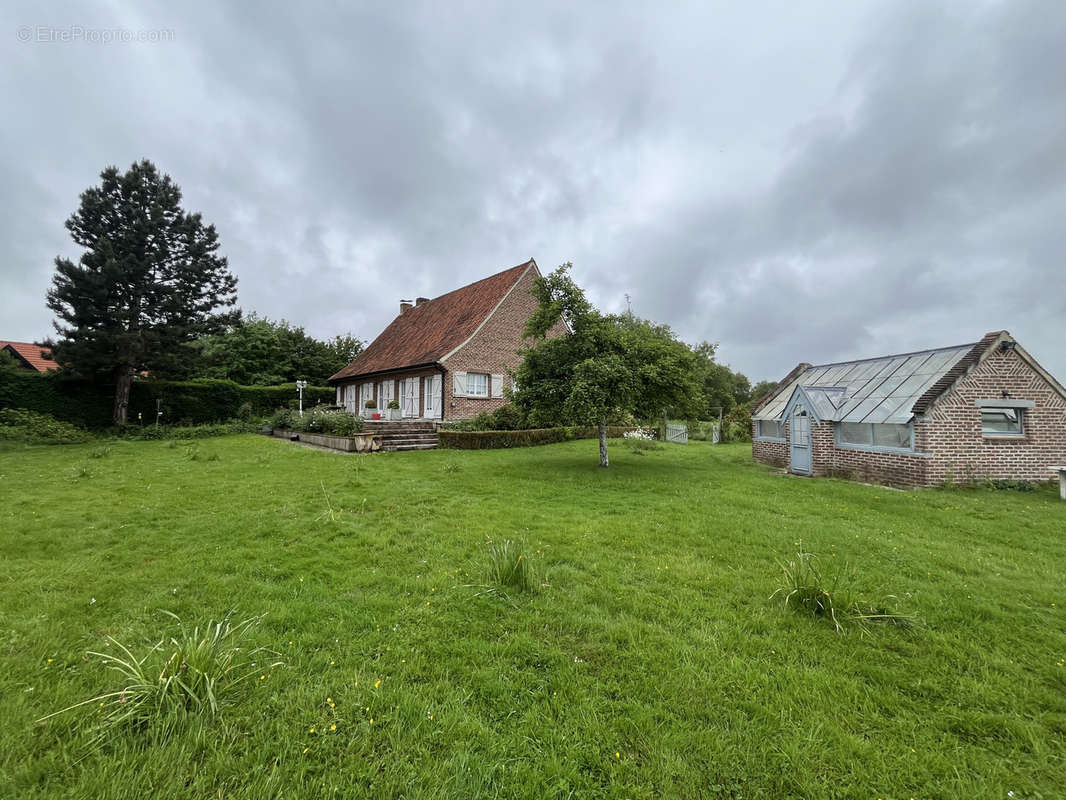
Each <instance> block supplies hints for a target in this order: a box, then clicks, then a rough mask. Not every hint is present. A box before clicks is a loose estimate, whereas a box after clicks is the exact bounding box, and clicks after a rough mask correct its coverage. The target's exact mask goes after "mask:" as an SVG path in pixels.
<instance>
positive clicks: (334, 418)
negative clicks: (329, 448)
mask: <svg viewBox="0 0 1066 800" xmlns="http://www.w3.org/2000/svg"><path fill="white" fill-rule="evenodd" d="M271 424H272V425H273V427H275V428H279V429H283V430H291V431H300V432H305V433H324V434H329V435H332V436H351V435H352V434H355V433H359V432H361V431H362V430H363V418H362V417H359V416H356V415H355V414H352V413H350V412H348V411H334V410H332V409H331V408H330V407H329V406H325V405H318V406H315V407H314V408H312V409H309V410H307V411H305V412H304V414H303V416H302V417H301V416H300V414H299V413H298V412H296V411H293V410H292V409H286V408H279V409H278V410H277V411H276V412H274V416H273V417H271Z"/></svg>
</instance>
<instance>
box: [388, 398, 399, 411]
mask: <svg viewBox="0 0 1066 800" xmlns="http://www.w3.org/2000/svg"><path fill="white" fill-rule="evenodd" d="M388 407H389V408H392V409H397V408H399V407H400V401H399V400H390V401H389V406H388Z"/></svg>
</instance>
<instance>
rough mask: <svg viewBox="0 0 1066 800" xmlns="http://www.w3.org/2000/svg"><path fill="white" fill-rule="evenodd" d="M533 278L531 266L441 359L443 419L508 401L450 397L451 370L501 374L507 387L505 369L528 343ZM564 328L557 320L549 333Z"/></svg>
mask: <svg viewBox="0 0 1066 800" xmlns="http://www.w3.org/2000/svg"><path fill="white" fill-rule="evenodd" d="M535 278H536V273H535V272H534V271H533V270H532V269H530V270H527V271H526V273H525V275H523V276H522V279H521V280H520V281H519V282H518V283H517V284H515V286H514V288H513V289H512V290H511V292H510V294H508V295H507V297H506V298H505V299H504V301H503V302H502V303H501V304H500V306H499V308H497V309H496V311H495V312H494V313H493V314H492V315H491V316H490V317H489V319H488V321H487V322H486V323H485V324H484V325H483V326H482V328H481V329H480V330H479V331H478V332H477V333H475V334H474V335H473V336H472V337H471V338H470V341H469V342H467V343H466V344H465V345H463V346H462V347H461V348H460V349H459V350H458V352H456V353H455V355H453V356H451V357H450V358H447V359H446V360H445V361H444V362H443V363H444V366H445V367H446V368H447V369H448V374H447V375H445V378H444V418H445V419H468V418H470V417H473V416H476V415H478V414H480V413H481V412H483V411H495V410H496V409H497V408H499V407H500V406H502V405H505V404H506V403H507V402H508V400H507V398H506V397H454V396H453V395H452V389H453V386H454V384H453V380H452V375H451V373H452V372H456V371H458V372H482V373H485V374H486V375H490V376H491V375H503V376H504V380H503V385H504V391H505V392H506V391H507V390H509V389H511V376H510V374H509V372H510V371H511V370H513V369H515V368H516V367H517V366H518V365H519V363H521V361H522V358H521V356H520V355H519V354H518V351H519V350H521V349H522V348H524V347H528V346H529V342H528V341H527V340H525V339H523V338H522V332H523V331H524V330H525V327H526V322H527V321H528V320H529V317H530V316H531V315H532V314H533V312H534V311H535V310H536V308H537V302H536V300H535V299H534V298H533V295H531V294H530V290H531V289H532V288H533V281H534V279H535ZM565 331H566V328H565V327H564V326H563V324H562V323H561V322H560V323H559V324H558V325H556V327H555V328H554V329H553V330H552V332H551V334H549V335H550V336H559V335H561V334H563V333H565ZM491 393H492V390H491V386H490V388H489V394H490V395H491Z"/></svg>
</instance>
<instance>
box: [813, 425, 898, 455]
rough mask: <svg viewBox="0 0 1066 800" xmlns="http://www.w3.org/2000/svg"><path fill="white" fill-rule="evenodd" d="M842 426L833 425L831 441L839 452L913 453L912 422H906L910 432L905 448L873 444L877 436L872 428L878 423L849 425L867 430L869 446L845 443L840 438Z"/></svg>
mask: <svg viewBox="0 0 1066 800" xmlns="http://www.w3.org/2000/svg"><path fill="white" fill-rule="evenodd" d="M844 424H845V423H843V422H836V423H834V424H833V440H834V441H835V443H836V446H837V447H839V448H840V449H841V450H862V451H864V452H867V453H913V452H914V423H913V422H908V423H907V428H908V429H909V431H910V445H909V446H907V447H890V446H889V445H884V444H874V442H875V441H877V434H876V432H875V431H874V428H875V427H876V426H877V425H878V424H879V423H876V422H859V423H850V424H855V425H863V426H865V427H866V428H867V429H868V430H869V432H870V440H869V444H860V443H858V442H846V441H844V438H843V437H842V436H841V426H842V425H844ZM890 424H892V425H896V424H899V423H890Z"/></svg>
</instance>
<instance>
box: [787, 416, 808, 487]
mask: <svg viewBox="0 0 1066 800" xmlns="http://www.w3.org/2000/svg"><path fill="white" fill-rule="evenodd" d="M788 438H789V451H790V453H791V463H792V471H793V472H795V473H797V474H799V475H810V474H811V418H810V417H809V416H807V409H805V408H804V407H803V406H802V405H800V404H798V403H797V404H796V407H795V409H793V411H792V420H791V421H790V423H789V437H788Z"/></svg>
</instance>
